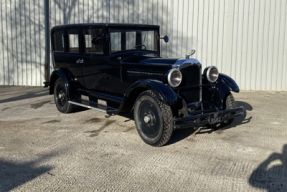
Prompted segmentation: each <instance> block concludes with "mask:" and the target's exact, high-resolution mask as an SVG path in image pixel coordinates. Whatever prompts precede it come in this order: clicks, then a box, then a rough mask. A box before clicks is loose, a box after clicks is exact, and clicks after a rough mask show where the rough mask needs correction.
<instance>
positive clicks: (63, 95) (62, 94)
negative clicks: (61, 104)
mask: <svg viewBox="0 0 287 192" xmlns="http://www.w3.org/2000/svg"><path fill="white" fill-rule="evenodd" d="M58 97H59V99H60V100H63V99H64V98H65V93H63V92H62V91H60V93H59V96H58Z"/></svg>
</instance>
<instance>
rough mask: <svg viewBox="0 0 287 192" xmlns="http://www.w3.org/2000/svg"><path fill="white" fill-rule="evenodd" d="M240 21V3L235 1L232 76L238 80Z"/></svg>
mask: <svg viewBox="0 0 287 192" xmlns="http://www.w3.org/2000/svg"><path fill="white" fill-rule="evenodd" d="M238 20H239V1H235V3H234V10H233V29H232V30H233V31H232V45H231V49H232V52H231V54H232V55H231V63H230V65H231V66H232V67H231V73H230V76H231V77H233V78H236V73H238V72H239V71H237V70H236V67H237V49H238V47H237V42H238V30H239V29H240V28H239V26H238Z"/></svg>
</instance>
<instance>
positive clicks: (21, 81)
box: [18, 3, 26, 85]
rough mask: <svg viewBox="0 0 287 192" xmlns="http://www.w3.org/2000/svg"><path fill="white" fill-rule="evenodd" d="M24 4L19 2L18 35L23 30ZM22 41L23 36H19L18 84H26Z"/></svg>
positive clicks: (21, 33)
mask: <svg viewBox="0 0 287 192" xmlns="http://www.w3.org/2000/svg"><path fill="white" fill-rule="evenodd" d="M24 13H25V12H24V5H23V3H22V4H19V18H18V19H19V21H18V22H19V24H18V27H19V35H20V36H23V32H24V27H25V25H24V16H23V15H24ZM24 42H25V38H20V40H19V44H20V49H19V52H18V54H19V57H20V59H19V61H20V63H19V64H18V71H19V85H26V84H25V83H24V66H25V65H24V58H25V57H24V50H25V49H24Z"/></svg>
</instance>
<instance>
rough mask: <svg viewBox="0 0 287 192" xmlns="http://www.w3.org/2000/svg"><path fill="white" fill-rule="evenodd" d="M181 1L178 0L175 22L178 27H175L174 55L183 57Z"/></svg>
mask: <svg viewBox="0 0 287 192" xmlns="http://www.w3.org/2000/svg"><path fill="white" fill-rule="evenodd" d="M183 6H184V4H183V1H182V0H178V12H177V15H178V17H177V23H178V27H177V38H176V39H175V41H176V56H177V57H183V55H182V47H183V45H184V42H183V35H184V33H183V30H184V26H183V17H184V14H183Z"/></svg>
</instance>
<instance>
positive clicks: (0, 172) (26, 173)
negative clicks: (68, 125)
mask: <svg viewBox="0 0 287 192" xmlns="http://www.w3.org/2000/svg"><path fill="white" fill-rule="evenodd" d="M56 154H57V153H49V154H46V155H42V156H41V157H39V158H37V159H36V160H32V161H28V162H24V163H16V162H13V161H7V160H4V159H2V158H0V189H1V190H0V191H10V190H12V189H14V188H16V187H18V186H20V185H22V184H24V183H26V182H28V181H31V180H33V179H35V178H37V177H38V176H40V175H42V174H45V173H47V174H49V175H51V176H53V174H52V173H50V172H49V171H51V170H52V169H53V167H51V166H40V167H39V166H38V165H39V163H42V162H43V161H46V160H47V159H50V158H52V157H54V156H55V155H56Z"/></svg>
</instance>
